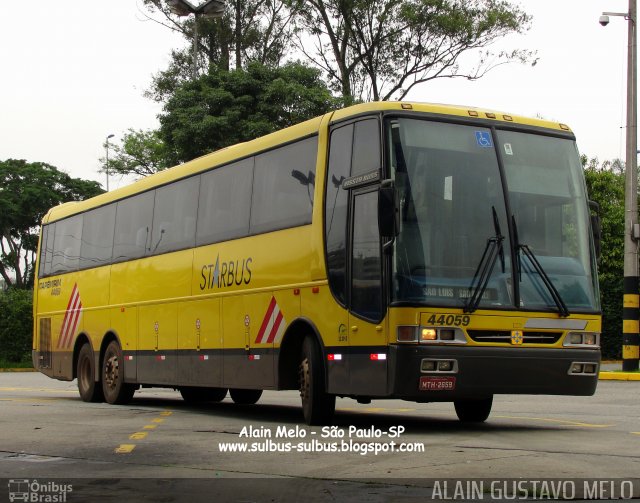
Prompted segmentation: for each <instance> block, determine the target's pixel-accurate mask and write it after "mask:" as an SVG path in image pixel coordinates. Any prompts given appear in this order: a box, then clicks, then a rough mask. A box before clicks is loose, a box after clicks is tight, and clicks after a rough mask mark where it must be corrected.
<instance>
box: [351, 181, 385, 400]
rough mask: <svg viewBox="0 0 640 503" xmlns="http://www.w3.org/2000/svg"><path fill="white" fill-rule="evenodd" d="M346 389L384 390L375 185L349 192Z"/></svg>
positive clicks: (363, 392) (357, 391)
mask: <svg viewBox="0 0 640 503" xmlns="http://www.w3.org/2000/svg"><path fill="white" fill-rule="evenodd" d="M350 199H351V201H350V203H351V215H352V224H351V232H350V236H351V239H350V242H351V246H350V249H351V254H350V255H351V267H350V272H351V274H350V289H349V290H350V312H349V326H348V331H349V345H350V346H351V354H350V356H349V360H350V361H349V370H350V391H351V393H354V394H357V395H364V396H375V395H385V394H386V392H387V382H388V378H387V363H388V362H387V356H388V346H387V337H386V333H387V330H386V326H385V323H386V317H385V316H384V314H385V313H384V306H385V301H384V295H383V288H382V285H383V281H382V253H381V247H380V235H379V230H378V190H377V185H375V186H373V187H371V186H369V187H365V188H363V189H361V190H358V191H354V192H353V194H352V195H351V198H350Z"/></svg>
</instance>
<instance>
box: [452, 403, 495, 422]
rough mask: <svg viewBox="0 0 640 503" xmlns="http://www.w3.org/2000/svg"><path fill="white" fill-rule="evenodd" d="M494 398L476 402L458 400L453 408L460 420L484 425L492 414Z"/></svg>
mask: <svg viewBox="0 0 640 503" xmlns="http://www.w3.org/2000/svg"><path fill="white" fill-rule="evenodd" d="M492 404H493V396H490V397H489V398H481V399H475V400H473V399H472V400H456V401H455V402H453V406H454V407H455V409H456V414H457V415H458V419H460V421H462V422H465V423H483V422H484V421H486V420H487V418H488V417H489V414H491V405H492Z"/></svg>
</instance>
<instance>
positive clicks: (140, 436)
mask: <svg viewBox="0 0 640 503" xmlns="http://www.w3.org/2000/svg"><path fill="white" fill-rule="evenodd" d="M171 414H173V412H172V411H170V410H163V411H161V412H159V415H160V416H163V417H154V418H153V419H152V420H151V424H145V425H144V426H143V427H142V429H143V430H151V431H153V430H155V429H156V428H157V427H158V425H159V424H162V423H163V422H164V418H166V417H169V416H170V415H171ZM148 435H149V431H136V432H135V433H132V434H131V435H129V440H144V439H146V438H147V436H148ZM135 448H136V444H120V445H119V446H118V447H116V448H115V450H114V452H115V453H116V454H128V453H130V452H131V451H133V450H134V449H135Z"/></svg>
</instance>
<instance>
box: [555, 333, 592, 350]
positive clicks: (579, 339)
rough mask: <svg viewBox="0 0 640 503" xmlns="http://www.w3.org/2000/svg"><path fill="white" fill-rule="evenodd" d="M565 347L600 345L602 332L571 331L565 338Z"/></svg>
mask: <svg viewBox="0 0 640 503" xmlns="http://www.w3.org/2000/svg"><path fill="white" fill-rule="evenodd" d="M563 346H564V347H582V348H584V347H588V348H592V349H596V348H599V347H600V334H598V333H594V332H570V333H568V334H567V336H566V337H565V338H564V343H563Z"/></svg>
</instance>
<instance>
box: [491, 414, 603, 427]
mask: <svg viewBox="0 0 640 503" xmlns="http://www.w3.org/2000/svg"><path fill="white" fill-rule="evenodd" d="M492 417H493V418H495V419H526V420H529V421H544V422H548V423H558V424H566V425H568V426H579V427H581V428H610V427H611V426H614V425H613V424H591V423H583V422H581V421H571V420H569V419H553V418H550V417H529V416H498V415H495V416H492Z"/></svg>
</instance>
